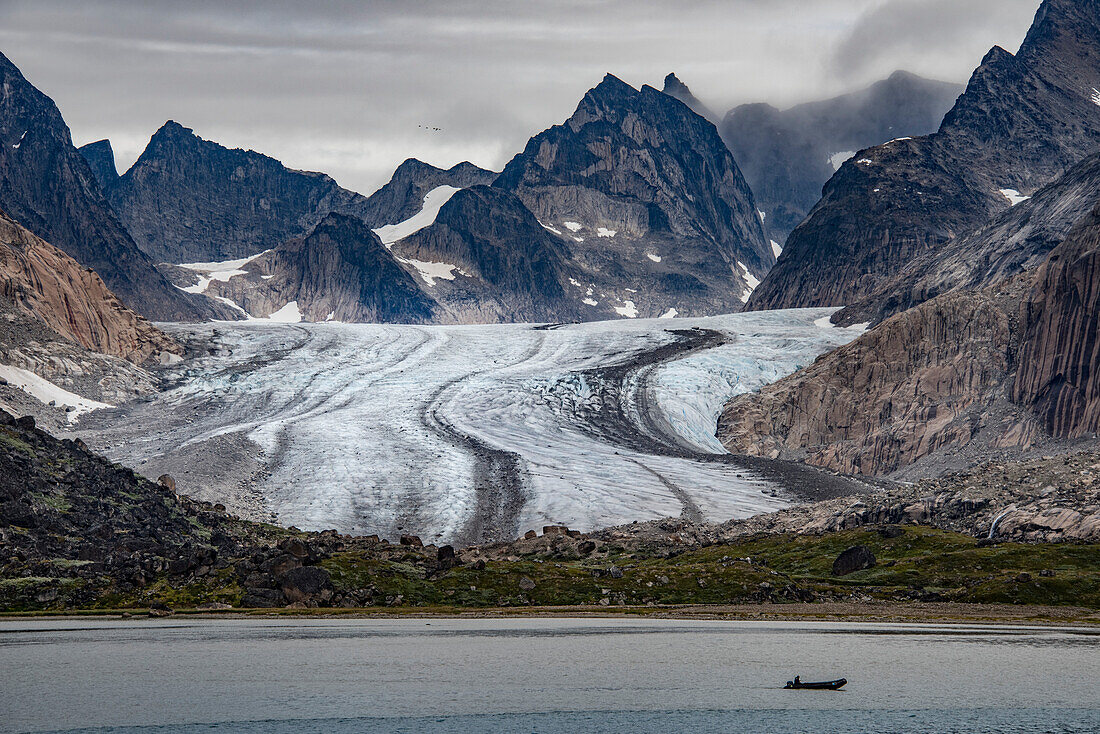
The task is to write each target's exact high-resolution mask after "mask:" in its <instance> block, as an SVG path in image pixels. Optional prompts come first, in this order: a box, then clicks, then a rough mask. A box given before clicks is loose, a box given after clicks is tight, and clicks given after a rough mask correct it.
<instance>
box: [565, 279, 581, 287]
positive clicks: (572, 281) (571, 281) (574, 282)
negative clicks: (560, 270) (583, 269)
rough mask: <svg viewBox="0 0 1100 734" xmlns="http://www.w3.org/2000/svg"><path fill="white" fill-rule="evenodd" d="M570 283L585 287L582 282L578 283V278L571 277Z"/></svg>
mask: <svg viewBox="0 0 1100 734" xmlns="http://www.w3.org/2000/svg"><path fill="white" fill-rule="evenodd" d="M569 285H574V286H576V287H578V288H584V286H583V285H581V284H580V283H578V282H577V279H576V278H570V279H569Z"/></svg>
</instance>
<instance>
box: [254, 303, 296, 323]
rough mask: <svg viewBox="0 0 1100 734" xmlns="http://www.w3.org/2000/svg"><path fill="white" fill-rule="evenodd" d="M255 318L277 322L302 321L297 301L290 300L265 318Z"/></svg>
mask: <svg viewBox="0 0 1100 734" xmlns="http://www.w3.org/2000/svg"><path fill="white" fill-rule="evenodd" d="M256 320H257V321H271V322H273V323H277V324H300V323H302V312H301V311H300V310H299V309H298V302H297V301H291V302H290V303H288V304H287V305H285V306H283V307H282V308H280V309H279V310H278V311H276V312H275V313H273V314H271V315H270V316H268V317H267V318H266V319H256Z"/></svg>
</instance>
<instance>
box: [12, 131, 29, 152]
mask: <svg viewBox="0 0 1100 734" xmlns="http://www.w3.org/2000/svg"><path fill="white" fill-rule="evenodd" d="M28 132H30V131H29V130H24V131H23V134H22V135H20V136H19V142H18V143H16V144H15V145H13V146H11V147H12V148H13V149H14V150H19V146H20V145H22V144H23V138H25V137H27V133H28Z"/></svg>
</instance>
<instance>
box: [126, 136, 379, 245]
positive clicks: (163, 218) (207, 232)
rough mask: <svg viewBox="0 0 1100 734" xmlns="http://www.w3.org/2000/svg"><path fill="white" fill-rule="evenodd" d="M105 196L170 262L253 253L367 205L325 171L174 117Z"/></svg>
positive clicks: (134, 230)
mask: <svg viewBox="0 0 1100 734" xmlns="http://www.w3.org/2000/svg"><path fill="white" fill-rule="evenodd" d="M107 195H108V196H109V197H110V199H111V203H112V205H114V207H115V209H116V211H118V213H119V216H120V217H121V218H122V221H123V222H124V223H125V224H126V226H127V227H128V228H129V230H130V232H131V233H132V234H133V236H134V239H135V240H136V241H137V243H138V245H139V246H140V247H141V248H142V250H143V251H145V252H146V253H148V255H149V256H150V257H152V258H153V259H154V260H156V261H157V262H169V263H180V262H195V261H220V260H229V259H233V258H240V257H247V256H250V255H255V254H257V253H259V252H262V251H264V250H267V249H271V248H273V247H275V246H276V245H278V244H280V243H282V242H285V241H286V240H289V239H292V238H294V237H299V236H301V235H303V234H305V233H306V232H308V231H309V230H310V229H312V228H313V227H315V226H316V225H317V223H318V222H320V221H321V219H322V218H324V216H325V215H326V214H328V213H329V212H331V211H354V210H355V208H356V207H358V206H362V205H363V203H364V202H365V199H364V197H362V196H360V195H359V194H356V193H354V192H351V191H347V190H345V189H342V188H340V187H339V186H338V185H337V184H336V182H335V181H333V180H332V179H331V178H329V177H328V176H326V175H324V174H322V173H310V172H305V171H295V170H291V169H288V168H287V167H286V166H284V165H283V164H282V163H280V162H279V161H277V160H275V159H274V158H269V157H268V156H265V155H262V154H260V153H256V152H253V151H250V150H240V149H232V150H230V149H228V148H225V147H223V146H221V145H218V144H217V143H213V142H210V141H208V140H203V139H202V138H200V137H198V136H197V135H195V134H194V132H192V130H191V129H190V128H186V127H183V126H182V125H180V124H179V123H176V122H173V121H171V120H169V121H168V122H166V123H165V124H164V125H163V126H162V127H161V128H160V129H159V130H158V131H157V132H156V133H155V134H154V135H153V137H152V138H151V139H150V140H149V144H148V146H146V148H145V150H144V152H142V154H141V156H140V157H139V158H138V160H137V162H135V163H134V165H133V167H131V168H130V170H128V171H127V172H126V173H124V174H123V175H122V177H121V178H119V179H118V181H117V182H116V183H115V184H114V185H113V186H111V187H110V188H109V189H108V190H107Z"/></svg>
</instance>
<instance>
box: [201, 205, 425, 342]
mask: <svg viewBox="0 0 1100 734" xmlns="http://www.w3.org/2000/svg"><path fill="white" fill-rule="evenodd" d="M243 269H244V270H245V271H246V273H245V274H244V275H237V276H235V277H233V278H231V279H229V280H228V281H226V282H219V281H215V282H213V283H211V284H210V286H209V287H208V289H207V292H208V293H210V294H211V295H215V296H220V297H223V298H229V299H230V300H232V301H233V302H234V303H237V304H239V305H240V306H241V307H243V308H244V310H246V311H247V312H248V313H249V314H251V315H252V316H257V317H266V316H269V315H271V314H272V313H274V312H275V311H278V310H280V309H282V308H283V307H284V306H286V305H287V304H288V303H291V302H294V303H296V304H297V307H298V311H299V312H300V313H301V315H302V319H303V320H304V321H328V320H335V321H356V322H359V321H363V322H378V323H414V324H419V323H427V322H429V321H431V320H432V317H433V315H434V312H435V310H436V305H435V303H434V302H433V301H432V299H431V298H429V297H428V296H426V295H425V294H424V293H423V292H422V291H421V290H420V288H419V286H418V285H417V283H416V282H415V281H414V280H413V277H412V276H411V275H409V273H407V272H405V270H403V269H402V268H401V266H400V265H398V263H397V262H396V261H395V260H394V258H393V256H392V255H391V254H390V253H389V252H387V251H386V248H385V247H384V246H383V245H382V242H381V241H380V240H379V239H378V236H377V235H375V234H374V232H372V231H371V229H370V228H369V227H367V225H366V224H364V223H363V222H362V221H361V220H359V219H358V218H356V217H350V216H346V215H342V214H329V215H328V216H326V217H325V218H324V219H323V220H321V222H320V223H319V224H318V225H317V226H316V227H314V229H313V231H311V232H310V233H309V234H308V235H307V236H305V237H301V238H298V239H294V240H291V241H289V242H286V243H284V244H282V245H280V246H279V247H277V248H275V249H273V250H272V251H270V252H268V253H266V254H264V255H261V256H260V257H258V258H256V259H254V260H252V261H251V262H249V263H248V264H246V265H245V266H243Z"/></svg>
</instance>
